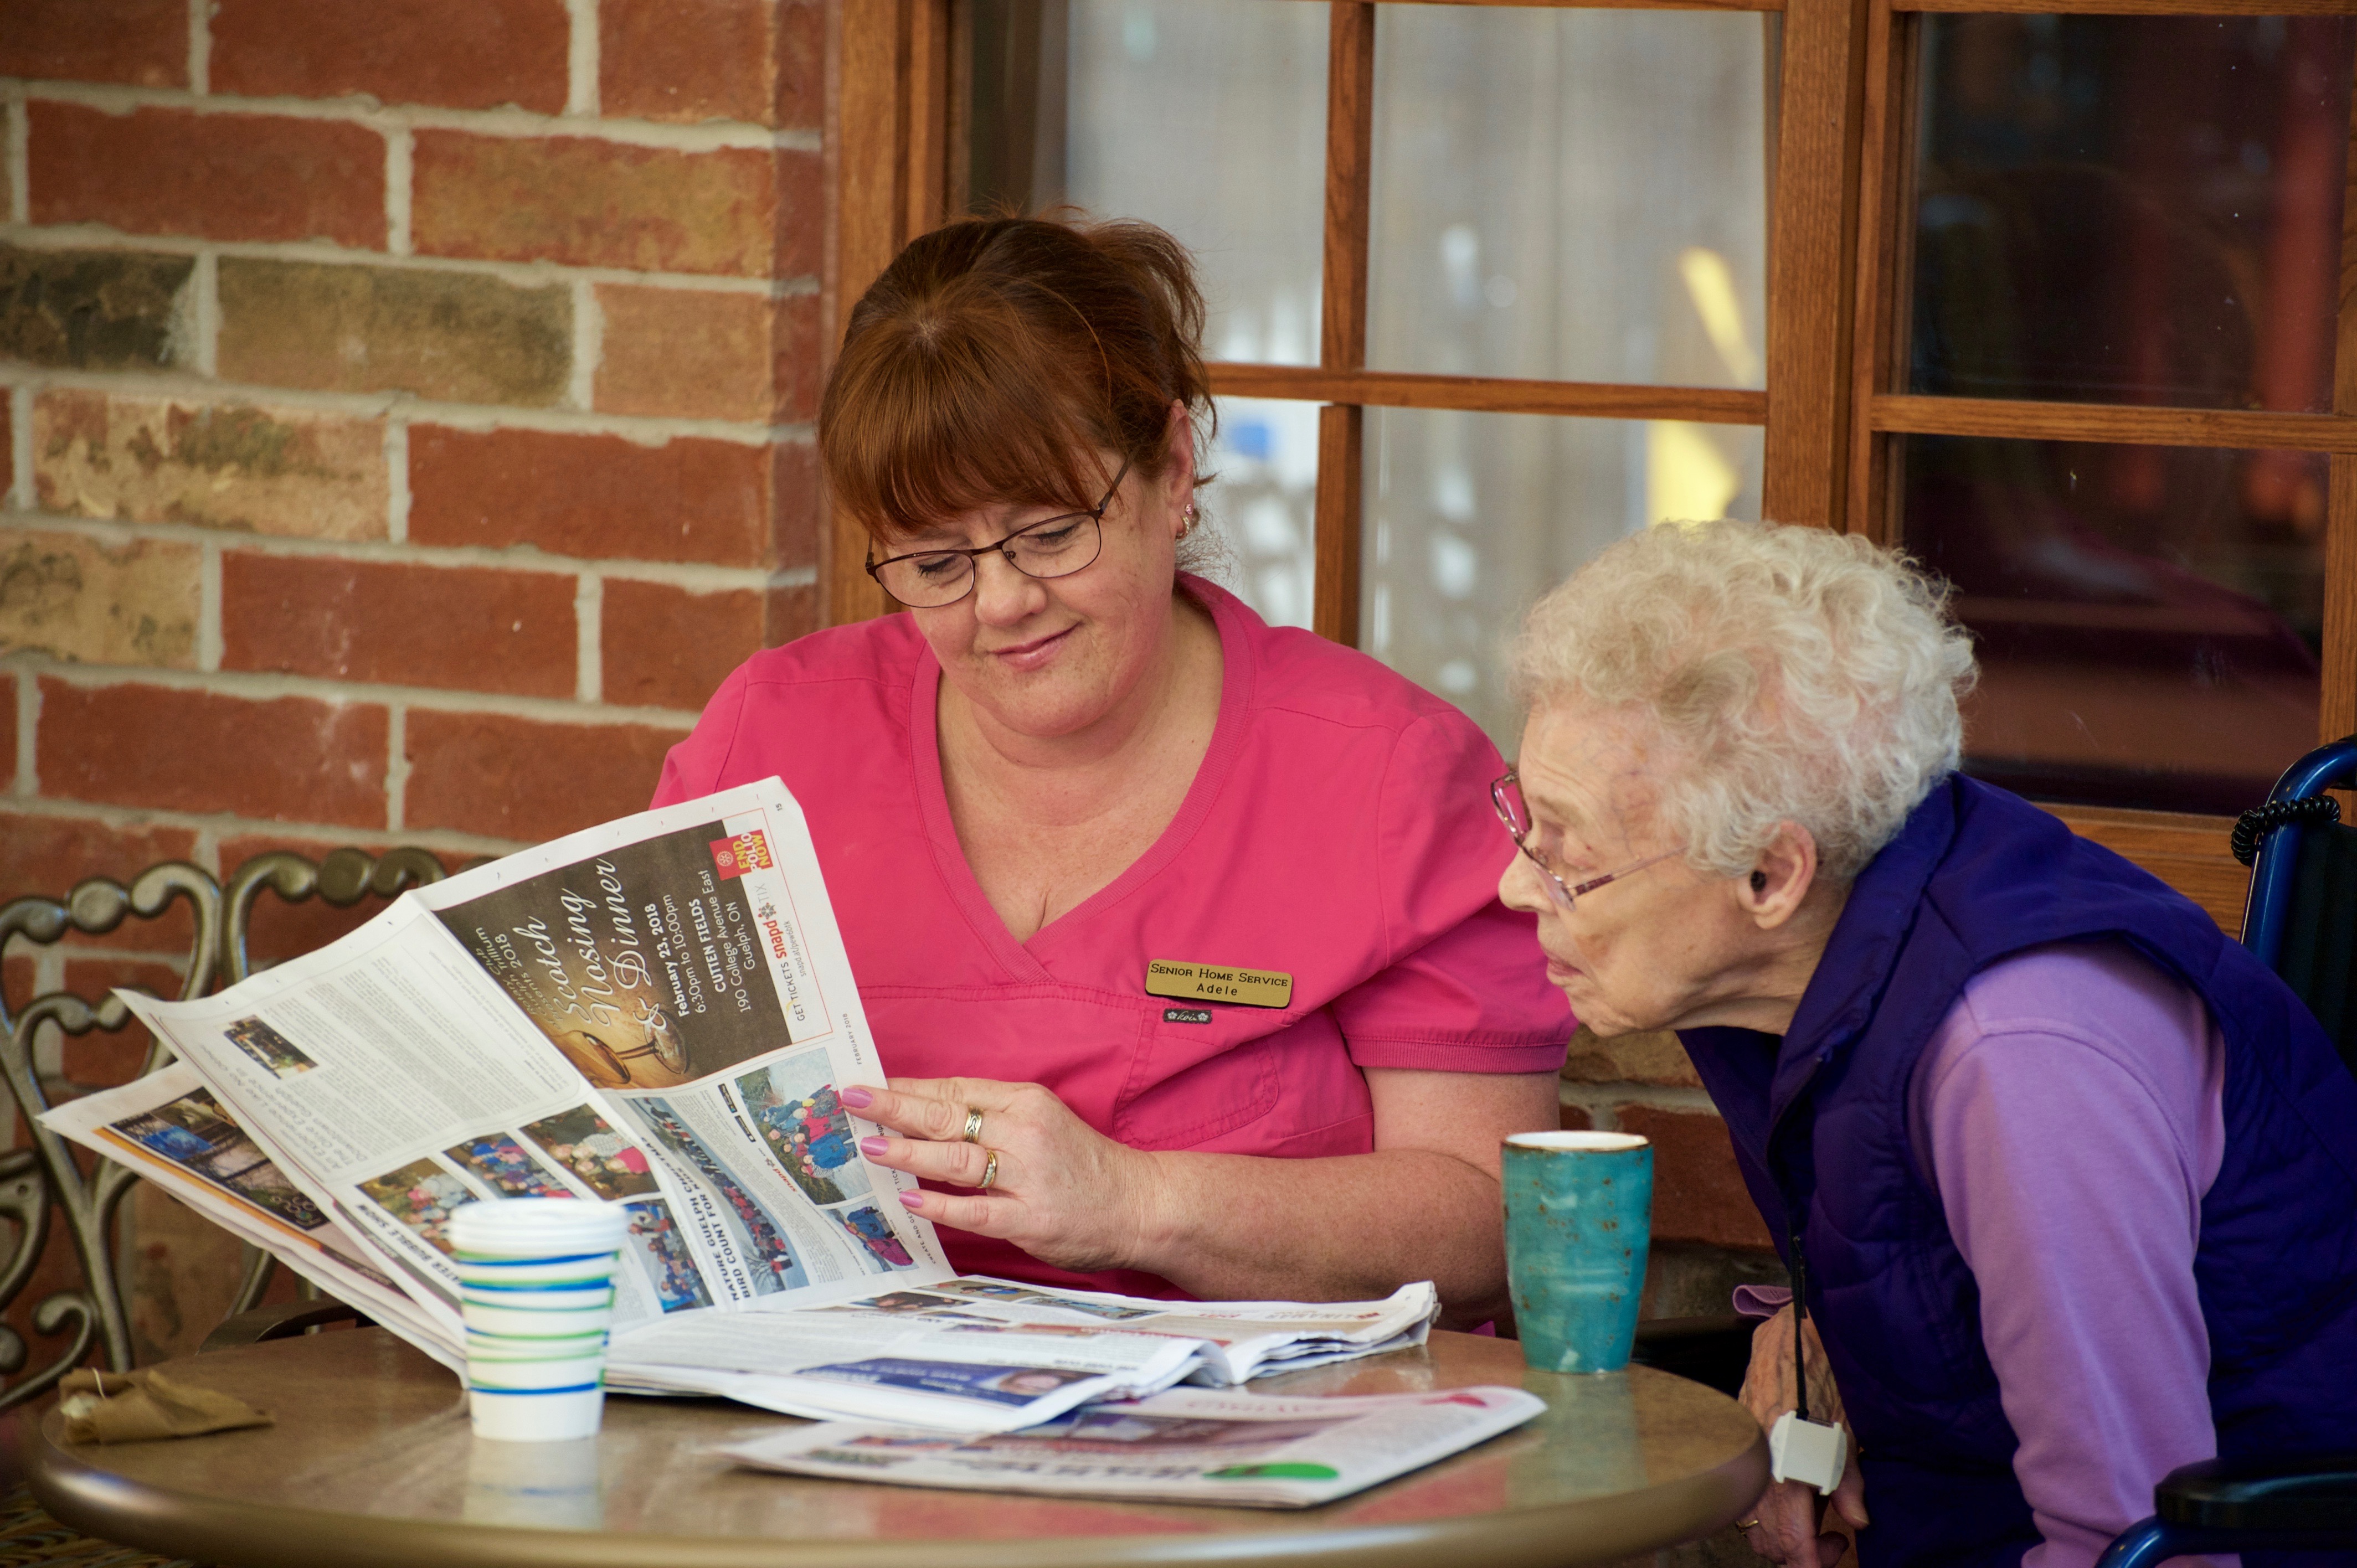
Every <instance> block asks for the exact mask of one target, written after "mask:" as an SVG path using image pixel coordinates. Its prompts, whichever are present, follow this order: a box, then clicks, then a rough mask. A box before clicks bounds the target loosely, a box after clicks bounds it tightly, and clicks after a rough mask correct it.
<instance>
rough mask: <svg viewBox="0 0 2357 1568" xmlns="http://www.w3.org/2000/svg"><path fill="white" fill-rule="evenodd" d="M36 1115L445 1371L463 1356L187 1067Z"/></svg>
mask: <svg viewBox="0 0 2357 1568" xmlns="http://www.w3.org/2000/svg"><path fill="white" fill-rule="evenodd" d="M43 1120H44V1121H45V1122H48V1125H49V1127H50V1128H51V1129H52V1130H53V1131H55V1132H58V1133H61V1134H63V1135H64V1136H67V1137H70V1138H72V1139H74V1140H76V1141H77V1142H79V1143H81V1144H85V1145H87V1146H88V1147H90V1148H92V1149H94V1150H96V1151H98V1152H99V1153H101V1154H103V1155H106V1156H108V1157H109V1158H110V1159H113V1160H115V1161H117V1162H119V1163H121V1164H123V1165H128V1166H130V1167H131V1168H133V1169H134V1170H136V1171H137V1172H139V1174H140V1175H142V1176H145V1177H147V1179H148V1180H150V1181H152V1182H154V1183H156V1185H157V1186H159V1187H163V1188H165V1189H166V1190H167V1191H168V1192H170V1193H171V1194H172V1195H173V1196H174V1197H178V1199H179V1200H180V1201H181V1202H183V1203H185V1204H187V1205H188V1207H189V1208H194V1209H196V1210H197V1211H198V1212H199V1213H200V1214H203V1215H204V1216H206V1217H207V1218H208V1219H211V1220H213V1221H214V1222H215V1223H216V1224H218V1225H220V1226H221V1227H222V1228H223V1229H224V1230H229V1231H231V1233H232V1234H234V1235H236V1236H238V1237H239V1238H240V1239H242V1240H245V1241H248V1242H251V1243H252V1244H253V1245H254V1246H257V1247H259V1248H261V1249H262V1250H263V1251H265V1252H268V1253H269V1254H270V1255H271V1256H273V1257H274V1258H276V1259H278V1260H279V1261H280V1262H283V1263H285V1264H286V1265H287V1266H288V1267H289V1268H291V1269H293V1270H294V1271H295V1272H296V1273H298V1274H301V1275H303V1276H304V1277H306V1278H307V1279H311V1280H315V1281H317V1283H319V1284H320V1285H321V1286H322V1287H324V1288H325V1289H327V1290H328V1292H329V1293H331V1294H333V1295H335V1297H336V1298H337V1299H338V1300H339V1301H344V1302H349V1303H350V1304H351V1305H354V1306H358V1307H360V1308H361V1309H362V1310H364V1311H366V1312H368V1313H369V1314H371V1316H374V1317H375V1318H376V1319H377V1321H379V1322H381V1323H388V1324H398V1325H401V1326H404V1327H405V1328H406V1329H407V1333H406V1334H405V1335H404V1337H407V1338H409V1339H410V1340H411V1341H412V1342H413V1343H415V1344H417V1345H419V1347H420V1348H423V1349H424V1350H425V1352H426V1354H428V1355H430V1356H433V1357H434V1358H435V1359H436V1360H439V1361H441V1362H442V1363H443V1364H444V1365H445V1366H447V1367H450V1368H452V1369H454V1370H455V1369H457V1368H458V1367H459V1366H461V1365H462V1364H463V1358H462V1357H460V1356H459V1355H458V1354H457V1348H456V1347H453V1346H447V1345H445V1344H444V1343H443V1342H442V1341H441V1339H440V1337H438V1336H437V1335H436V1333H435V1331H434V1328H433V1326H432V1324H431V1322H430V1320H429V1319H427V1318H426V1317H425V1316H423V1315H421V1314H420V1313H419V1312H418V1310H417V1308H416V1306H415V1305H414V1304H413V1303H412V1302H411V1301H410V1299H409V1298H408V1297H407V1296H406V1295H404V1294H402V1291H401V1289H400V1287H399V1286H397V1285H396V1284H394V1283H393V1281H392V1280H391V1279H389V1278H388V1277H386V1275H385V1274H384V1273H383V1272H382V1270H380V1269H379V1268H378V1267H377V1266H376V1264H375V1263H374V1262H371V1253H370V1251H369V1248H368V1246H367V1245H366V1243H364V1242H362V1241H361V1240H359V1239H358V1238H357V1237H355V1236H353V1235H352V1234H351V1233H350V1231H349V1230H345V1229H344V1228H343V1226H342V1225H341V1224H339V1222H338V1221H336V1220H335V1219H331V1218H329V1217H328V1215H327V1214H326V1213H325V1212H324V1211H322V1210H321V1208H319V1206H318V1205H317V1203H314V1202H313V1201H312V1200H311V1199H310V1197H307V1195H306V1194H305V1193H304V1191H303V1190H302V1188H301V1187H297V1186H296V1184H295V1183H294V1182H293V1181H292V1180H291V1179H289V1178H288V1176H287V1175H286V1173H285V1171H283V1170H281V1169H279V1168H278V1166H277V1165H275V1164H274V1163H273V1162H272V1160H271V1159H270V1157H269V1156H268V1155H264V1153H263V1152H262V1150H261V1148H260V1147H259V1146H258V1145H257V1144H255V1143H254V1142H253V1139H252V1138H250V1137H248V1136H246V1134H245V1131H244V1129H243V1128H242V1127H240V1126H239V1125H238V1124H237V1122H235V1121H234V1120H233V1119H232V1118H231V1116H230V1114H229V1112H227V1111H225V1110H223V1109H222V1108H221V1102H220V1101H216V1100H215V1099H214V1098H213V1097H212V1091H211V1090H208V1089H206V1088H205V1087H204V1085H203V1083H202V1082H201V1081H200V1080H199V1079H198V1077H197V1075H196V1073H195V1071H194V1070H193V1069H190V1068H189V1067H188V1065H187V1064H186V1063H185V1062H174V1063H171V1064H169V1065H167V1066H166V1067H163V1068H160V1069H157V1070H156V1071H154V1072H152V1073H149V1074H148V1075H147V1076H146V1077H145V1078H142V1079H135V1080H134V1081H133V1082H130V1083H126V1084H124V1085H122V1086H121V1087H120V1088H116V1089H110V1090H101V1091H99V1092H97V1093H95V1094H86V1095H84V1096H82V1097H81V1099H79V1100H75V1101H70V1102H68V1103H67V1104H65V1105H63V1106H61V1107H59V1109H57V1110H55V1111H52V1112H49V1113H48V1116H46V1117H44V1118H43Z"/></svg>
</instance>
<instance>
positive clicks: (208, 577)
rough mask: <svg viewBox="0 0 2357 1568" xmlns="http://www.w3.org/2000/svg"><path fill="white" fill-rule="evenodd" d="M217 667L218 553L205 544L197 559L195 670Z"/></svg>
mask: <svg viewBox="0 0 2357 1568" xmlns="http://www.w3.org/2000/svg"><path fill="white" fill-rule="evenodd" d="M197 668H198V669H199V671H204V672H206V673H208V674H210V673H213V672H215V671H219V670H220V669H221V546H220V545H219V544H218V543H215V542H211V541H210V540H209V541H207V542H205V544H204V546H203V548H202V549H201V550H200V552H199V554H198V556H197Z"/></svg>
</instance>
